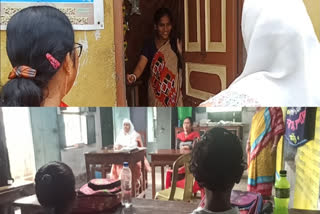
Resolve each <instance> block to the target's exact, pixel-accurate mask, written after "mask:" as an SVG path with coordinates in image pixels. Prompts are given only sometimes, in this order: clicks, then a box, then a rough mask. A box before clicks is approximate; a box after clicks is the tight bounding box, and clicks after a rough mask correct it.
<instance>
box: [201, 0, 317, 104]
mask: <svg viewBox="0 0 320 214" xmlns="http://www.w3.org/2000/svg"><path fill="white" fill-rule="evenodd" d="M242 34H243V38H244V45H245V47H246V50H247V61H246V65H245V68H244V70H243V72H242V74H241V75H240V76H239V77H238V78H237V79H236V80H235V81H234V82H233V83H232V84H231V85H230V87H229V88H228V89H226V90H224V91H222V92H221V93H219V94H218V95H216V96H214V97H212V98H210V99H209V100H207V101H205V102H204V103H202V104H201V106H319V105H320V95H319V91H320V84H319V80H320V44H319V41H318V39H317V36H316V34H315V31H314V28H313V25H312V22H311V20H310V17H309V16H308V13H307V10H306V8H305V5H304V3H303V1H302V0H260V1H257V0H245V2H244V7H243V16H242Z"/></svg>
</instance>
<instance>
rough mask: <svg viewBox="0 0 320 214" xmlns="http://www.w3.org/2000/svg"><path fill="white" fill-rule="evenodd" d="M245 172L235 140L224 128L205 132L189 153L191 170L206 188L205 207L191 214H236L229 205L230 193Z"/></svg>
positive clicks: (234, 136)
mask: <svg viewBox="0 0 320 214" xmlns="http://www.w3.org/2000/svg"><path fill="white" fill-rule="evenodd" d="M244 169H245V164H243V151H242V147H241V142H240V140H239V139H238V137H237V136H236V135H234V134H232V133H231V132H229V131H227V130H226V129H223V128H213V129H211V130H209V131H207V132H206V133H205V135H204V136H203V137H202V139H201V140H200V141H199V142H198V143H197V144H196V145H195V147H194V149H193V151H192V158H191V164H190V171H191V173H192V174H193V175H194V177H195V179H196V181H197V182H198V183H199V185H200V186H202V187H204V189H205V197H206V198H205V205H204V207H203V208H202V207H199V208H197V209H196V210H194V211H193V214H205V213H221V214H222V213H223V214H238V213H239V210H238V209H237V208H236V207H232V206H231V203H230V197H231V191H232V188H233V187H234V184H235V183H239V182H240V180H241V176H242V173H243V171H244Z"/></svg>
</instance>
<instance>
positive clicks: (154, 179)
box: [151, 163, 156, 199]
mask: <svg viewBox="0 0 320 214" xmlns="http://www.w3.org/2000/svg"><path fill="white" fill-rule="evenodd" d="M151 167H152V199H154V196H155V195H156V178H155V176H156V173H155V167H156V166H155V165H153V163H151Z"/></svg>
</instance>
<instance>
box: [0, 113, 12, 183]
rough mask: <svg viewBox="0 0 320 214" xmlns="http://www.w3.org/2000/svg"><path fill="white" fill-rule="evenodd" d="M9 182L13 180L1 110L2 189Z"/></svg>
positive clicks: (0, 173) (0, 151)
mask: <svg viewBox="0 0 320 214" xmlns="http://www.w3.org/2000/svg"><path fill="white" fill-rule="evenodd" d="M8 180H12V178H11V172H10V165H9V155H8V149H7V144H6V137H5V133H4V124H3V115H2V110H1V109H0V187H1V186H6V185H8Z"/></svg>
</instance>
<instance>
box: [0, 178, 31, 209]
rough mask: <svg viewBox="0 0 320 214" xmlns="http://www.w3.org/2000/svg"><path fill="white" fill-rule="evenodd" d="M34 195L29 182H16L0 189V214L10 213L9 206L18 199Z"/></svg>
mask: <svg viewBox="0 0 320 214" xmlns="http://www.w3.org/2000/svg"><path fill="white" fill-rule="evenodd" d="M32 194H34V185H33V182H31V181H16V182H14V183H13V184H12V185H9V186H3V187H0V213H1V214H6V213H11V212H12V209H11V205H12V203H13V202H14V201H15V200H17V199H18V198H21V197H24V196H27V195H32Z"/></svg>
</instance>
